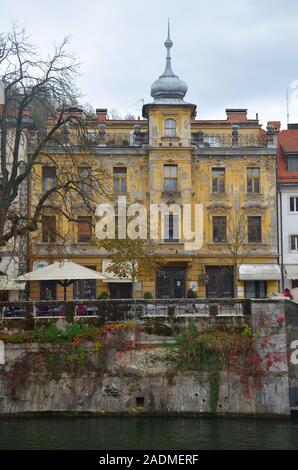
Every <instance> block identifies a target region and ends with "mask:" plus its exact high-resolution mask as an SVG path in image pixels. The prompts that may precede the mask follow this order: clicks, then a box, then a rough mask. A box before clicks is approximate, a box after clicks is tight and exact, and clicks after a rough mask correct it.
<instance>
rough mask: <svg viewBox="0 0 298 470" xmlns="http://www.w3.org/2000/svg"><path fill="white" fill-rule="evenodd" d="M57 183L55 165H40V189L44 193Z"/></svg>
mask: <svg viewBox="0 0 298 470" xmlns="http://www.w3.org/2000/svg"><path fill="white" fill-rule="evenodd" d="M56 185H57V175H56V167H55V166H43V167H42V189H43V192H44V193H45V192H46V191H49V190H50V189H52V188H53V187H54V186H56Z"/></svg>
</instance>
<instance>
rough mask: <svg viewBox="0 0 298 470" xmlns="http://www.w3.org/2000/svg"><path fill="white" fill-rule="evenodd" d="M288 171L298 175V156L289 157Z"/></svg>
mask: <svg viewBox="0 0 298 470" xmlns="http://www.w3.org/2000/svg"><path fill="white" fill-rule="evenodd" d="M287 169H288V171H291V172H295V173H298V154H292V155H287Z"/></svg>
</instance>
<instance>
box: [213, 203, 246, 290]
mask: <svg viewBox="0 0 298 470" xmlns="http://www.w3.org/2000/svg"><path fill="white" fill-rule="evenodd" d="M246 219H247V218H246V215H245V214H244V213H243V211H242V210H241V208H240V207H239V208H234V209H232V213H231V214H230V216H229V219H228V223H227V233H226V242H225V243H224V244H223V245H222V247H220V248H218V249H217V253H218V256H219V259H220V260H221V261H220V264H221V266H222V267H224V268H225V269H227V270H229V271H230V272H231V274H232V276H233V287H234V297H236V298H237V297H238V293H237V284H238V277H239V269H240V266H241V265H242V264H243V263H244V262H245V261H246V260H247V258H248V257H249V256H250V255H251V254H252V253H253V252H254V251H255V247H253V246H250V245H248V244H247V241H248V232H247V220H246Z"/></svg>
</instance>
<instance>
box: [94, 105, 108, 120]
mask: <svg viewBox="0 0 298 470" xmlns="http://www.w3.org/2000/svg"><path fill="white" fill-rule="evenodd" d="M107 114H108V110H107V109H106V108H96V115H97V120H98V121H101V122H102V121H106V120H107Z"/></svg>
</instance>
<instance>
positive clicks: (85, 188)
mask: <svg viewBox="0 0 298 470" xmlns="http://www.w3.org/2000/svg"><path fill="white" fill-rule="evenodd" d="M91 175H92V168H91V167H90V166H80V167H79V168H78V177H79V184H78V189H79V191H81V192H82V193H83V194H90V193H91V190H92V179H91Z"/></svg>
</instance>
